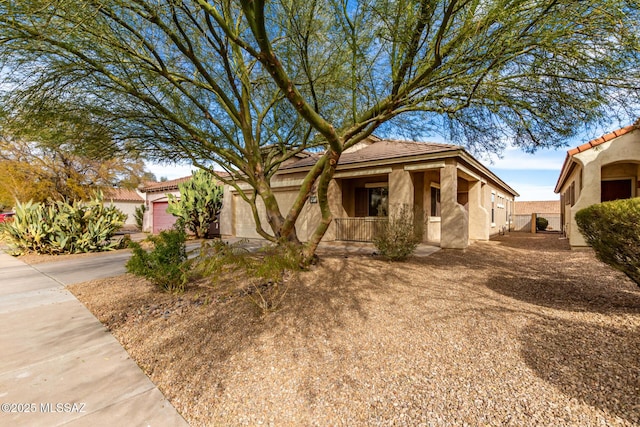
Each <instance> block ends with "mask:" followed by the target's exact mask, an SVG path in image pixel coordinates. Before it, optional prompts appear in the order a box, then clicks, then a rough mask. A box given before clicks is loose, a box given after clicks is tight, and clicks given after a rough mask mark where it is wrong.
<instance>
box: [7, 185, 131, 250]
mask: <svg viewBox="0 0 640 427" xmlns="http://www.w3.org/2000/svg"><path fill="white" fill-rule="evenodd" d="M102 201H103V198H102V194H100V193H98V194H96V196H95V197H94V198H93V199H92V200H90V201H89V202H80V201H74V202H73V203H72V204H69V203H68V202H63V201H57V202H53V203H50V204H43V203H32V202H27V203H24V204H23V203H20V202H16V214H15V216H14V218H13V221H11V222H9V223H7V224H6V225H5V226H4V227H2V232H3V235H4V237H5V238H6V239H7V240H8V242H9V244H10V245H11V246H12V247H13V252H14V253H16V254H21V253H25V252H36V253H40V254H62V253H80V252H99V251H108V250H113V249H117V247H118V244H119V242H118V241H114V240H112V237H113V235H114V234H115V232H116V231H117V230H119V229H120V228H121V227H122V225H123V224H124V221H125V219H126V215H125V214H124V213H122V211H120V210H119V209H117V208H116V207H114V206H104V204H103V203H102Z"/></svg>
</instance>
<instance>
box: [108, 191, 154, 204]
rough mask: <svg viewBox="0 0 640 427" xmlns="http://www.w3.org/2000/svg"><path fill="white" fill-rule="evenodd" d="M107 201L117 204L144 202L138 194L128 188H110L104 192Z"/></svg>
mask: <svg viewBox="0 0 640 427" xmlns="http://www.w3.org/2000/svg"><path fill="white" fill-rule="evenodd" d="M104 198H105V200H113V201H117V202H143V201H144V199H143V198H142V197H141V196H140V195H139V194H138V193H137V192H136V190H129V189H127V188H109V189H106V190H104Z"/></svg>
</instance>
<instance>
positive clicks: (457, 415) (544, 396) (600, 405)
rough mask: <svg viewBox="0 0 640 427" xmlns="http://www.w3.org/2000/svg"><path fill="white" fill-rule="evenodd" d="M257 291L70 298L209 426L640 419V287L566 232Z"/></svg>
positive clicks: (368, 261)
mask: <svg viewBox="0 0 640 427" xmlns="http://www.w3.org/2000/svg"><path fill="white" fill-rule="evenodd" d="M245 286H246V284H243V283H234V281H233V279H230V278H224V280H218V281H217V283H211V282H208V281H201V282H198V283H194V284H192V285H191V286H189V287H188V288H187V290H186V292H184V293H183V294H180V295H172V294H167V293H161V292H159V291H157V290H156V288H154V287H153V286H151V285H150V284H149V283H147V282H146V281H145V280H144V279H141V278H138V277H136V276H133V275H124V276H119V277H114V278H109V279H103V280H95V281H91V282H86V283H82V284H77V285H72V286H70V287H69V289H70V290H71V291H72V292H73V293H74V294H75V295H76V296H77V297H78V299H80V300H81V301H82V302H83V303H84V304H85V305H86V306H87V307H88V308H89V309H90V310H91V311H92V312H93V313H94V314H95V315H96V317H98V319H99V320H100V321H101V322H102V323H103V324H105V325H106V327H107V328H108V329H109V330H110V331H111V333H112V334H113V335H114V336H116V337H117V339H118V340H119V341H120V342H121V343H122V345H123V346H124V347H125V348H126V350H127V351H128V353H129V354H130V355H131V357H132V358H133V359H134V360H135V361H136V362H137V363H138V365H139V366H140V367H141V368H142V369H143V370H144V372H145V373H146V374H147V375H148V376H149V377H150V378H151V380H152V381H153V382H154V383H155V384H157V385H158V387H159V388H160V390H161V391H162V392H163V393H164V394H165V396H166V397H167V398H168V399H169V401H170V402H171V403H172V404H173V405H174V406H175V407H176V409H177V410H178V411H179V412H180V413H181V414H182V416H183V417H184V418H185V419H186V420H187V421H188V422H189V423H190V424H191V425H193V426H201V425H202V426H203V425H411V426H415V425H425V426H431V425H433V426H439V425H554V426H558V425H627V426H631V425H637V424H638V423H640V400H639V399H638V396H640V288H638V287H637V286H636V285H635V284H634V283H632V282H631V281H630V280H628V279H627V278H626V277H625V276H624V275H623V274H622V273H619V272H617V271H614V270H612V269H611V268H610V267H608V266H606V265H605V264H602V263H600V262H599V261H597V260H596V259H595V257H594V255H593V253H592V251H590V250H588V251H571V250H570V249H569V245H568V243H567V241H566V240H564V239H561V238H559V235H558V234H555V233H550V234H536V235H531V234H524V233H510V234H507V235H506V236H498V237H495V238H493V239H492V240H491V241H488V242H478V243H475V244H473V245H471V246H470V247H469V248H468V249H467V250H465V251H457V250H440V251H438V252H436V253H435V254H433V255H430V256H428V257H414V258H412V259H410V260H409V261H407V262H404V263H390V262H388V261H385V260H383V259H380V258H379V257H377V256H372V255H344V254H340V253H336V252H335V251H332V252H322V251H321V252H320V262H319V263H318V264H317V265H315V266H312V267H311V268H310V269H309V270H308V271H304V272H301V273H296V274H292V275H290V276H287V278H286V281H285V283H283V284H282V285H280V287H279V288H276V289H274V288H273V287H271V288H269V289H268V290H265V292H275V293H276V294H275V295H270V297H272V298H273V299H274V301H276V302H277V304H275V306H274V307H272V309H270V310H268V311H264V310H261V309H260V308H259V299H258V297H259V296H260V295H261V294H259V292H258V295H256V293H255V292H254V293H253V294H247V292H243V291H242V289H243V288H244V287H245Z"/></svg>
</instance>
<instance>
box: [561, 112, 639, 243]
mask: <svg viewBox="0 0 640 427" xmlns="http://www.w3.org/2000/svg"><path fill="white" fill-rule="evenodd" d="M639 178H640V120H639V121H637V122H636V123H635V124H633V125H631V126H627V127H624V128H621V129H618V130H615V131H613V132H610V133H607V134H606V135H603V136H601V137H600V138H596V139H594V140H591V141H589V142H587V143H586V144H583V145H581V146H579V147H576V148H574V149H571V150H569V151H568V152H567V157H566V159H565V161H564V164H563V165H562V170H561V171H560V176H559V178H558V182H557V184H556V188H555V192H556V193H558V194H560V203H561V205H562V210H561V215H562V224H563V231H564V233H565V234H566V236H567V237H568V238H569V242H570V244H571V247H572V248H579V247H585V246H587V243H586V242H585V240H584V238H583V237H582V235H581V234H580V231H579V230H578V227H577V225H576V221H575V214H576V212H578V211H579V210H580V209H583V208H586V207H588V206H591V205H593V204H596V203H601V202H606V201H610V200H616V199H627V198H632V197H638V188H640V180H639Z"/></svg>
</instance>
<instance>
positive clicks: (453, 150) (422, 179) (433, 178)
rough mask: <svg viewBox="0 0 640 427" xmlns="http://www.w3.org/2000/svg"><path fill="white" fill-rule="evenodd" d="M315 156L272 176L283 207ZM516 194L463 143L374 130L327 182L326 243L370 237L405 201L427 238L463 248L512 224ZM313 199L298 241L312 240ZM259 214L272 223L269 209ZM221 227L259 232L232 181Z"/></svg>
mask: <svg viewBox="0 0 640 427" xmlns="http://www.w3.org/2000/svg"><path fill="white" fill-rule="evenodd" d="M318 156H319V154H316V155H310V156H306V157H305V158H301V159H296V160H295V161H292V162H290V163H288V164H286V165H283V166H282V167H281V168H280V170H279V172H278V173H277V174H276V175H275V176H274V178H273V180H272V187H273V189H274V192H275V194H276V197H277V199H278V202H279V204H280V207H281V209H282V210H283V211H286V210H287V209H288V208H289V207H290V206H291V205H292V203H293V201H294V199H295V196H296V194H297V191H298V189H299V188H300V184H301V183H302V180H303V178H304V176H305V175H306V173H307V172H308V171H309V169H310V168H311V167H312V166H313V164H315V162H316V161H317V159H318ZM242 190H244V188H242ZM246 190H247V191H249V188H248V187H247V188H246ZM516 196H518V193H517V192H516V191H515V190H513V189H512V188H511V187H509V185H507V184H506V183H505V182H503V181H502V180H501V179H500V178H498V177H497V176H496V175H495V174H493V173H492V172H491V171H490V170H489V169H488V168H486V167H485V166H484V165H482V164H481V163H480V162H479V161H478V160H476V159H475V158H474V157H473V156H471V155H470V154H469V153H467V152H466V151H465V150H464V149H463V148H462V147H459V146H456V145H450V144H436V143H422V142H413V141H399V140H389V139H380V138H377V137H374V136H372V137H370V138H368V139H367V140H365V141H363V142H361V143H359V144H357V145H356V146H354V147H351V148H350V149H348V150H346V151H345V152H344V153H343V154H342V156H341V158H340V162H339V164H338V167H337V169H336V173H335V176H334V179H333V180H332V181H331V184H330V187H329V200H330V207H331V211H332V214H333V217H334V220H333V221H332V224H331V226H330V227H329V230H328V231H327V233H326V235H325V236H324V241H334V240H346V241H371V239H372V237H373V231H374V230H375V227H376V223H377V222H378V221H380V220H381V218H384V217H386V216H388V215H393V214H394V212H398V211H399V210H400V209H401V208H402V207H403V206H408V207H410V209H412V210H413V212H414V216H415V218H416V220H417V222H418V225H420V226H421V227H422V229H423V241H424V242H429V243H433V244H437V245H440V246H441V247H443V248H455V249H464V248H466V247H467V246H468V245H469V243H470V242H473V241H476V240H488V239H489V237H490V236H491V235H493V234H497V233H499V232H501V231H503V230H505V229H506V228H508V225H509V223H510V221H511V215H512V213H513V202H514V199H515V197H516ZM315 197H316V195H315V194H312V195H311V197H310V198H309V200H308V201H307V204H306V205H305V207H304V209H303V211H302V213H301V215H300V217H299V219H298V221H297V223H296V229H297V232H298V237H299V238H300V239H301V240H308V239H309V237H310V236H311V234H312V233H313V230H314V228H315V226H316V224H317V223H318V220H319V218H320V209H319V207H318V204H317V203H315V200H316V198H315ZM261 219H262V220H263V224H264V226H267V221H266V216H265V215H264V212H261ZM220 227H221V233H222V235H231V236H237V237H244V238H259V235H258V233H257V232H256V231H255V223H254V220H253V215H252V213H251V210H250V207H249V206H248V205H247V204H246V203H245V202H244V201H243V199H242V197H241V195H240V194H239V193H238V191H237V190H235V189H232V188H231V187H228V188H226V189H225V200H224V206H223V210H222V212H221V221H220Z"/></svg>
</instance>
